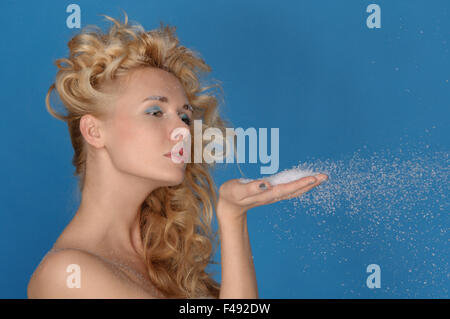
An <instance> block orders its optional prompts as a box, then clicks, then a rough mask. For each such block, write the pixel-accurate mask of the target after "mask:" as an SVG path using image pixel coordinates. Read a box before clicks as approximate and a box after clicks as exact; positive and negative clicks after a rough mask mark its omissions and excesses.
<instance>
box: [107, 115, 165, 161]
mask: <svg viewBox="0 0 450 319" xmlns="http://www.w3.org/2000/svg"><path fill="white" fill-rule="evenodd" d="M111 145H112V148H113V149H112V150H111V151H112V154H111V155H112V156H113V157H114V158H113V161H114V162H116V164H117V165H119V166H124V165H126V166H128V167H129V168H131V167H137V166H142V165H149V164H151V163H152V162H153V160H152V159H153V158H155V157H156V156H157V155H158V154H159V153H161V154H160V155H162V153H164V149H163V143H162V136H161V133H160V132H159V131H158V130H156V129H154V128H153V129H152V128H151V127H149V126H148V125H145V123H138V122H136V121H134V122H131V121H128V120H121V121H120V123H118V124H117V125H116V127H115V131H114V134H112V140H111ZM122 168H124V167H122Z"/></svg>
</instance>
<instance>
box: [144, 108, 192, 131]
mask: <svg viewBox="0 0 450 319" xmlns="http://www.w3.org/2000/svg"><path fill="white" fill-rule="evenodd" d="M183 108H184V109H187V110H190V111H193V108H192V106H190V105H188V104H186V105H184V107H183ZM145 113H146V114H150V115H157V114H158V115H159V114H161V115H162V114H163V112H162V110H161V108H160V107H159V106H151V107H149V108H147V109H146V110H145ZM158 117H160V116H158ZM181 119H182V121H184V122H185V123H186V124H187V125H188V126H189V125H190V124H191V118H190V117H189V116H188V115H187V114H186V113H182V114H181Z"/></svg>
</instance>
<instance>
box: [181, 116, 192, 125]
mask: <svg viewBox="0 0 450 319" xmlns="http://www.w3.org/2000/svg"><path fill="white" fill-rule="evenodd" d="M181 120H183V121H184V123H186V124H187V125H191V119H190V118H189V116H188V115H186V114H182V116H181Z"/></svg>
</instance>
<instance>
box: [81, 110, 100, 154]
mask: <svg viewBox="0 0 450 319" xmlns="http://www.w3.org/2000/svg"><path fill="white" fill-rule="evenodd" d="M80 132H81V134H82V135H83V137H84V139H85V140H86V142H88V143H89V144H91V145H92V146H94V147H95V148H101V147H103V146H104V140H103V134H102V123H101V121H100V120H99V119H97V118H96V117H94V116H92V115H90V114H86V115H83V116H82V117H81V119H80Z"/></svg>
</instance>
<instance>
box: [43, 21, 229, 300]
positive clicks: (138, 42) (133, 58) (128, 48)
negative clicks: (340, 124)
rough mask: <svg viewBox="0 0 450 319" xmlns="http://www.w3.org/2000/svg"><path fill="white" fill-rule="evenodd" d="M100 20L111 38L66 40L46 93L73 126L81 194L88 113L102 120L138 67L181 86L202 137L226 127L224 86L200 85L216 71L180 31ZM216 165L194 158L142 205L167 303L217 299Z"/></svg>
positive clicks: (151, 268)
mask: <svg viewBox="0 0 450 319" xmlns="http://www.w3.org/2000/svg"><path fill="white" fill-rule="evenodd" d="M124 13H125V12H124ZM102 16H104V17H105V18H106V19H108V20H110V21H112V22H113V23H114V25H112V26H111V27H110V29H109V30H108V32H106V33H103V32H102V30H101V29H100V28H99V27H97V26H95V25H88V26H86V27H84V28H83V29H82V30H81V32H80V33H79V34H77V35H75V36H74V37H73V38H72V39H71V40H70V41H69V42H68V47H69V49H70V56H69V57H68V58H61V59H57V60H56V61H55V64H56V66H57V67H58V69H59V70H58V73H57V75H56V80H55V82H54V83H53V84H52V85H51V86H50V89H49V90H48V92H47V95H46V106H47V110H48V111H49V113H50V114H51V115H53V116H54V117H56V118H58V119H60V120H62V121H64V122H66V123H67V125H68V128H69V134H70V138H71V142H72V146H73V149H74V155H73V159H72V164H73V165H74V166H75V173H74V175H75V176H77V177H79V184H78V187H79V190H80V191H82V190H83V187H84V180H85V172H86V155H87V154H86V152H87V148H86V142H85V141H84V138H83V136H82V134H81V132H80V127H79V125H80V118H81V117H82V116H83V115H85V114H92V115H94V116H98V117H102V115H103V114H104V113H103V109H102V107H101V106H104V105H107V103H106V101H108V100H109V99H111V94H110V93H109V92H107V91H106V90H104V88H105V87H107V84H108V83H109V84H110V83H114V82H115V81H114V80H115V79H120V78H122V77H123V76H125V75H127V74H130V72H131V71H133V70H135V69H137V68H141V67H156V68H160V69H163V70H165V71H167V72H170V73H172V74H173V75H175V76H176V77H177V78H178V79H179V80H180V82H181V84H182V85H183V88H184V90H185V92H186V95H187V97H188V99H189V102H190V104H191V105H192V106H193V108H194V119H201V120H202V123H203V127H202V134H203V132H204V130H205V129H207V128H208V127H215V128H219V129H220V130H221V131H222V132H223V133H225V127H226V126H227V125H226V124H227V123H228V121H225V120H224V119H222V118H221V117H220V116H219V114H218V110H217V109H218V101H217V98H216V96H214V94H207V93H205V91H206V90H208V89H210V88H214V87H216V88H221V87H220V85H217V84H215V85H211V86H202V85H201V82H200V75H201V74H203V73H205V72H210V71H211V68H210V67H209V66H208V65H207V64H206V63H205V62H204V61H203V59H201V58H200V57H199V56H198V54H197V53H196V52H194V51H192V50H190V49H188V48H186V47H184V46H182V45H180V44H179V40H178V38H177V37H176V35H175V29H176V28H175V27H170V26H168V25H166V26H164V24H163V23H162V22H160V27H159V29H155V30H151V31H145V30H144V28H143V27H142V26H141V25H140V24H139V23H134V24H132V25H129V24H128V16H127V14H126V13H125V22H124V23H123V24H122V23H120V22H119V21H117V20H115V19H114V18H111V17H109V16H106V15H102ZM201 72H203V73H201ZM53 89H56V91H57V92H58V95H59V97H60V99H61V101H62V102H63V104H64V109H65V111H66V114H61V113H57V112H56V111H55V110H54V109H53V108H52V107H51V106H50V102H49V98H50V94H51V92H52V90H53ZM200 93H203V94H200ZM191 134H192V136H193V134H194V132H193V129H192V127H191ZM223 135H224V136H225V134H223ZM201 140H202V143H204V142H203V138H202V139H201ZM202 147H203V145H202ZM202 149H203V148H202ZM191 154H193V152H192V151H191ZM214 165H215V163H210V164H208V163H194V162H193V159H191V162H190V163H188V164H187V166H186V169H185V178H184V181H183V182H182V183H181V184H180V185H177V186H170V187H160V188H158V189H156V190H154V191H153V192H152V193H151V194H150V195H149V196H148V197H147V198H146V199H145V201H144V202H143V203H142V206H141V211H140V227H141V237H142V242H143V246H144V251H145V263H146V266H147V271H148V274H149V276H150V279H151V281H152V283H153V284H154V285H155V287H156V288H158V290H160V291H161V292H162V293H163V294H164V295H165V296H166V297H167V298H199V297H202V296H212V297H214V298H218V296H219V291H220V285H219V284H218V283H217V282H216V281H215V280H214V279H213V278H212V275H211V274H209V273H207V272H206V271H205V268H206V266H207V265H208V264H210V263H213V264H217V262H214V261H213V260H212V257H213V255H214V253H215V251H216V248H217V242H216V239H217V238H216V236H217V233H215V232H214V233H213V231H212V227H211V222H212V218H213V209H214V208H215V207H216V204H217V195H216V191H217V187H216V186H215V184H214V181H213V179H212V177H211V174H210V169H211V168H213V167H214ZM213 244H214V245H213Z"/></svg>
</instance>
